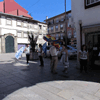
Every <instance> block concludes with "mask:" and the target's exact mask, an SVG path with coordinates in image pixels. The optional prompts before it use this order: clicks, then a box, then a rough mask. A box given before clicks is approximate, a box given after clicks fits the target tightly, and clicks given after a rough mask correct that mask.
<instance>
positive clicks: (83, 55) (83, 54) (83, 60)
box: [79, 45, 89, 73]
mask: <svg viewBox="0 0 100 100" xmlns="http://www.w3.org/2000/svg"><path fill="white" fill-rule="evenodd" d="M87 61H89V56H88V51H87V48H86V46H85V45H82V47H81V50H80V51H79V62H80V72H82V71H83V68H84V70H85V72H86V73H87Z"/></svg>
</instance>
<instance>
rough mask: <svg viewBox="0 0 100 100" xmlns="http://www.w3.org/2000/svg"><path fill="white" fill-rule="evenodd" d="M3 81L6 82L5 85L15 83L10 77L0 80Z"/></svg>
mask: <svg viewBox="0 0 100 100" xmlns="http://www.w3.org/2000/svg"><path fill="white" fill-rule="evenodd" d="M2 81H3V82H4V83H6V84H7V85H13V84H15V83H16V82H15V81H13V80H11V79H5V80H2Z"/></svg>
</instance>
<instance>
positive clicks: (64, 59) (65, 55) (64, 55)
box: [60, 45, 69, 73]
mask: <svg viewBox="0 0 100 100" xmlns="http://www.w3.org/2000/svg"><path fill="white" fill-rule="evenodd" d="M61 53H62V57H61V60H60V62H62V63H63V65H64V70H63V72H65V73H67V69H68V67H69V61H68V51H67V49H66V47H65V45H63V46H62V50H61Z"/></svg>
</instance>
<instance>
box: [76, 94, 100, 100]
mask: <svg viewBox="0 0 100 100" xmlns="http://www.w3.org/2000/svg"><path fill="white" fill-rule="evenodd" d="M77 96H78V97H80V98H83V99H84V100H100V98H98V97H96V96H95V95H91V94H88V93H86V92H80V93H78V94H77Z"/></svg>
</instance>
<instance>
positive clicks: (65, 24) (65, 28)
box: [65, 0, 67, 47]
mask: <svg viewBox="0 0 100 100" xmlns="http://www.w3.org/2000/svg"><path fill="white" fill-rule="evenodd" d="M65 45H66V47H67V16H66V0H65Z"/></svg>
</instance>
